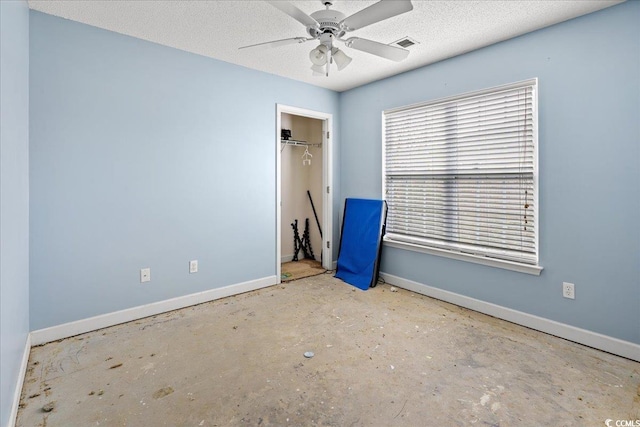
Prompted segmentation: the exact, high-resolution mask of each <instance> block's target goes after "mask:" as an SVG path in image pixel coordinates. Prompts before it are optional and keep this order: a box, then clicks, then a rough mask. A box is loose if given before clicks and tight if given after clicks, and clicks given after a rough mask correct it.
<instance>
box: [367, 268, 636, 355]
mask: <svg viewBox="0 0 640 427" xmlns="http://www.w3.org/2000/svg"><path fill="white" fill-rule="evenodd" d="M380 276H381V277H382V278H383V279H384V280H385V282H387V283H389V284H391V285H394V286H398V287H399V288H403V289H407V290H410V291H413V292H416V293H418V294H422V295H426V296H429V297H432V298H436V299H439V300H442V301H446V302H449V303H451V304H455V305H459V306H461V307H465V308H469V309H471V310H474V311H478V312H480V313H484V314H488V315H489V316H493V317H497V318H499V319H503V320H507V321H509V322H512V323H516V324H518V325H522V326H526V327H527V328H531V329H535V330H538V331H541V332H545V333H547V334H550V335H554V336H557V337H560V338H564V339H567V340H569V341H574V342H577V343H579V344H583V345H586V346H589V347H593V348H597V349H598V350H602V351H606V352H608V353H612V354H616V355H618V356H622V357H626V358H627V359H631V360H635V361H638V362H640V345H638V344H635V343H632V342H629V341H624V340H621V339H618V338H613V337H609V336H607V335H602V334H599V333H597V332H592V331H588V330H586V329H581V328H576V327H575V326H571V325H567V324H565V323H560V322H556V321H555V320H549V319H545V318H544V317H539V316H535V315H533V314H528V313H524V312H522V311H517V310H513V309H510V308H506V307H502V306H500V305H496V304H492V303H489V302H485V301H481V300H478V299H475V298H471V297H467V296H464V295H460V294H456V293H454V292H450V291H445V290H443V289H438V288H434V287H432V286H428V285H424V284H422V283H418V282H414V281H412V280H408V279H403V278H402V277H398V276H394V275H391V274H387V273H380Z"/></svg>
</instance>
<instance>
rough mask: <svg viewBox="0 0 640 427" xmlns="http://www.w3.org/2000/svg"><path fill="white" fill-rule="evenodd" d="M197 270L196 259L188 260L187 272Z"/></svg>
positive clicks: (195, 271)
mask: <svg viewBox="0 0 640 427" xmlns="http://www.w3.org/2000/svg"><path fill="white" fill-rule="evenodd" d="M197 272H198V260H197V259H194V260H193V261H189V273H197Z"/></svg>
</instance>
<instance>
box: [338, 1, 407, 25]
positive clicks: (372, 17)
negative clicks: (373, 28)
mask: <svg viewBox="0 0 640 427" xmlns="http://www.w3.org/2000/svg"><path fill="white" fill-rule="evenodd" d="M410 10H413V5H412V4H411V0H381V1H379V2H378V3H374V4H372V5H371V6H369V7H367V8H364V9H362V10H361V11H360V12H356V13H354V14H353V15H351V16H348V17H346V18H345V19H344V20H343V21H342V22H341V24H342V26H343V28H344V29H345V30H346V31H353V30H359V29H360V28H363V27H366V26H367V25H371V24H375V23H376V22H380V21H384V20H385V19H389V18H391V17H393V16H396V15H400V14H401V13H405V12H409V11H410Z"/></svg>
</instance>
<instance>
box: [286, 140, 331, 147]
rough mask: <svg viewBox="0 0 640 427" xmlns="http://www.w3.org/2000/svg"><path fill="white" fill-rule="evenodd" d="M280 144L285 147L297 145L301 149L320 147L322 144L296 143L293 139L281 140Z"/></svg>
mask: <svg viewBox="0 0 640 427" xmlns="http://www.w3.org/2000/svg"><path fill="white" fill-rule="evenodd" d="M280 142H281V143H282V144H285V145H297V146H301V147H320V146H322V144H310V143H308V142H307V141H295V140H293V139H281V140H280Z"/></svg>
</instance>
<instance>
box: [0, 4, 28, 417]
mask: <svg viewBox="0 0 640 427" xmlns="http://www.w3.org/2000/svg"><path fill="white" fill-rule="evenodd" d="M28 333H29V8H28V6H27V2H26V1H0V378H1V381H0V425H2V426H5V425H7V424H8V422H9V417H10V415H11V407H12V405H13V396H14V394H15V391H16V390H15V388H16V385H17V382H18V377H19V374H20V367H21V362H22V355H23V353H24V350H25V344H26V341H27V335H28Z"/></svg>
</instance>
